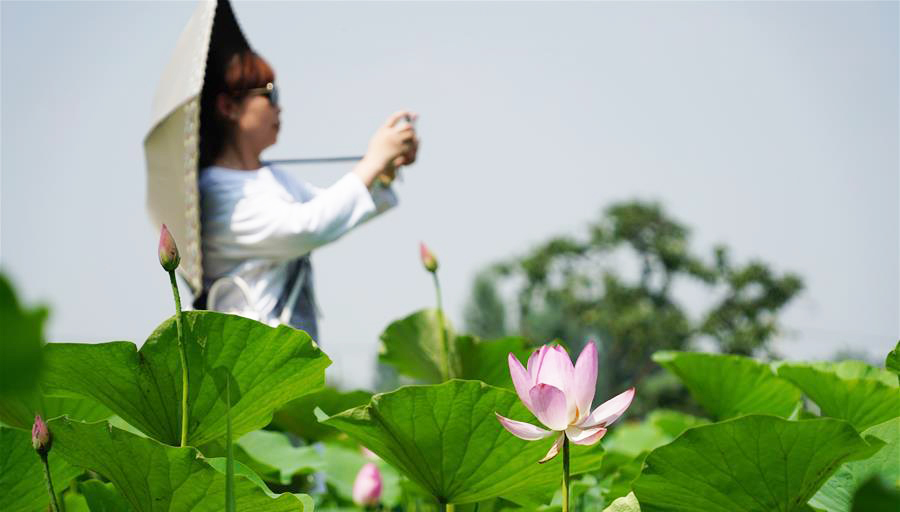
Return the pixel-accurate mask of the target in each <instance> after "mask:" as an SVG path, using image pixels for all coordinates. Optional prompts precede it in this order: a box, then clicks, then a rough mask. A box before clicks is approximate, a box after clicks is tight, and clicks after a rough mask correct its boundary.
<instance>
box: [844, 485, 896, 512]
mask: <svg viewBox="0 0 900 512" xmlns="http://www.w3.org/2000/svg"><path fill="white" fill-rule="evenodd" d="M898 508H900V487H898V486H897V485H893V486H891V485H889V484H886V483H885V482H884V480H883V479H881V478H878V477H872V478H870V479H869V481H868V482H866V483H865V484H863V486H862V487H860V488H859V490H858V491H856V495H855V496H853V512H872V511H875V510H885V511H888V510H897V509H898Z"/></svg>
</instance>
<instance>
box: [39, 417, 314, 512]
mask: <svg viewBox="0 0 900 512" xmlns="http://www.w3.org/2000/svg"><path fill="white" fill-rule="evenodd" d="M50 431H51V432H52V433H53V436H54V444H53V451H56V452H58V454H59V455H60V456H61V457H62V458H63V459H65V460H66V461H67V462H68V463H70V464H72V465H74V466H78V467H81V468H84V469H88V470H91V471H94V472H96V473H98V474H100V475H102V476H103V477H104V478H106V479H108V480H109V481H110V482H112V483H113V485H115V486H116V489H117V490H118V491H119V493H121V495H122V497H123V498H124V499H125V500H126V501H127V502H128V505H129V506H130V507H131V508H132V509H134V510H135V511H137V512H143V511H169V512H180V511H193V512H203V511H209V512H215V511H220V510H223V509H224V506H225V475H224V461H222V463H221V466H222V469H221V470H219V469H217V468H216V467H214V466H213V465H211V464H210V463H209V462H207V461H206V460H205V459H203V457H202V456H201V455H200V453H199V452H198V451H197V450H196V449H194V448H191V447H189V446H187V447H183V448H176V447H173V446H168V445H165V444H163V443H160V442H157V441H155V440H153V439H149V438H145V437H140V436H136V435H134V434H131V433H129V432H126V431H124V430H119V429H117V428H114V427H112V426H110V425H109V424H108V423H107V422H99V423H80V422H75V421H72V420H69V419H67V418H58V419H55V420H53V421H51V422H50ZM236 466H237V464H236ZM242 471H248V470H246V469H245V468H243V466H242ZM236 473H237V476H236V477H235V499H236V502H237V507H238V509H239V510H254V511H260V512H264V511H302V510H304V506H303V504H302V502H301V501H300V499H299V498H298V497H296V496H294V495H291V494H282V495H278V496H274V497H273V496H270V495H269V491H268V489H266V488H264V487H263V488H261V487H260V486H259V485H258V483H257V482H254V481H252V480H250V479H248V478H247V477H246V476H244V475H241V474H240V472H237V471H236ZM257 478H258V477H257Z"/></svg>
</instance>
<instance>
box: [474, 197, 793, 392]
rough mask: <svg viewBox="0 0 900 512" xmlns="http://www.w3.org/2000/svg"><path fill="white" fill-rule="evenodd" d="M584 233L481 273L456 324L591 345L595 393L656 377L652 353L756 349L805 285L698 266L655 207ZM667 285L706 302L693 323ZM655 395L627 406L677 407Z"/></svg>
mask: <svg viewBox="0 0 900 512" xmlns="http://www.w3.org/2000/svg"><path fill="white" fill-rule="evenodd" d="M585 231H586V236H583V237H580V238H575V237H565V236H561V237H554V238H551V239H550V240H548V241H546V242H544V243H542V244H540V245H538V246H537V247H535V248H534V249H533V250H531V251H529V252H528V253H526V254H525V255H523V256H521V257H517V258H513V259H510V260H507V261H503V262H500V263H497V264H494V265H492V266H490V267H489V268H487V269H485V270H484V271H482V272H480V273H479V274H478V277H477V278H476V281H475V286H474V288H473V294H472V298H471V299H470V302H469V304H468V305H467V306H466V311H467V315H466V322H467V329H468V330H470V331H471V332H473V333H474V334H476V335H481V336H486V335H490V336H492V337H496V336H497V334H498V333H500V332H503V333H510V332H516V333H520V334H522V335H523V336H525V337H526V338H529V339H532V340H536V341H539V342H546V341H550V340H554V339H564V340H567V341H569V342H571V343H573V347H572V348H573V349H575V351H577V350H578V349H580V348H581V344H582V343H583V342H584V340H587V339H591V338H594V339H599V341H600V357H601V368H602V369H603V371H601V373H600V375H601V379H602V380H600V381H598V386H599V388H598V389H599V390H600V391H601V394H605V393H606V392H607V391H609V390H611V389H612V388H613V387H615V386H622V385H629V384H637V383H638V382H642V381H643V379H645V378H647V377H648V376H650V375H652V374H653V373H654V372H656V371H657V369H656V368H655V367H654V366H653V365H652V363H651V362H650V355H651V354H653V353H654V352H656V351H658V350H685V349H689V348H692V347H693V346H694V345H695V343H696V342H698V341H699V340H701V339H707V340H710V341H712V342H714V343H715V344H716V345H717V346H718V348H719V349H720V350H721V351H722V352H726V353H736V354H743V355H750V354H753V353H756V352H760V351H766V350H767V344H768V342H769V340H771V339H772V337H773V336H774V335H775V334H777V332H778V323H777V315H778V313H779V311H781V309H782V308H783V307H784V306H785V305H786V304H787V303H788V302H790V301H791V299H792V298H793V297H795V296H796V294H797V293H798V292H799V291H800V290H801V289H802V287H803V284H802V281H801V280H800V278H799V277H797V276H795V275H793V274H778V273H776V272H774V271H773V270H771V269H770V268H769V267H768V266H767V265H766V264H765V263H763V262H760V261H751V262H749V263H746V264H737V263H734V262H733V261H732V260H731V258H730V256H729V251H728V249H727V248H725V247H716V248H715V250H714V251H713V254H712V255H710V256H708V257H702V256H701V255H700V254H698V253H696V252H695V251H692V250H691V249H690V244H689V241H690V240H689V235H690V232H689V230H688V228H687V227H686V226H684V225H683V224H681V223H679V222H678V221H676V220H674V219H672V218H670V217H669V216H668V214H667V213H666V212H665V211H664V210H663V209H662V207H661V206H660V205H658V204H655V203H646V202H639V201H632V202H622V203H617V204H613V205H612V206H610V207H609V208H607V209H606V210H605V211H604V212H603V215H602V216H601V217H600V218H599V219H598V220H597V221H595V222H592V223H590V224H588V226H587V228H586V230H585ZM623 262H626V264H625V265H622V263H623ZM632 269H636V270H637V272H636V275H635V272H632V271H631V270H632ZM674 283H678V284H679V286H681V285H690V286H694V287H699V288H700V289H701V290H703V291H704V292H706V293H707V295H708V296H709V297H711V298H712V299H713V301H712V303H711V304H710V305H709V307H708V308H707V309H705V310H704V311H702V312H700V314H699V315H694V317H695V318H692V316H689V315H688V314H687V311H686V310H685V309H684V308H683V307H682V306H681V305H680V304H679V303H678V301H677V299H676V297H675V294H674V293H673V284H674ZM507 289H512V290H513V291H512V297H509V298H506V299H503V298H502V297H503V294H501V293H500V290H507ZM506 303H511V304H512V308H513V309H514V310H515V313H516V314H515V315H514V317H515V318H517V319H518V320H517V321H518V324H517V325H505V321H504V318H506V316H505V314H504V315H498V314H496V313H495V312H496V311H497V310H498V309H499V306H498V304H506ZM603 379H605V380H603ZM658 391H659V394H658V395H655V396H650V395H649V394H648V393H647V391H646V390H645V392H644V393H642V395H641V396H639V400H638V402H637V403H636V406H637V407H639V408H640V407H641V404H643V406H644V409H645V410H646V408H647V406H648V405H651V404H655V402H659V405H663V406H665V405H666V404H667V403H669V402H670V401H671V402H672V403H680V400H681V397H678V396H670V395H668V394H667V392H668V390H665V389H660V390H658Z"/></svg>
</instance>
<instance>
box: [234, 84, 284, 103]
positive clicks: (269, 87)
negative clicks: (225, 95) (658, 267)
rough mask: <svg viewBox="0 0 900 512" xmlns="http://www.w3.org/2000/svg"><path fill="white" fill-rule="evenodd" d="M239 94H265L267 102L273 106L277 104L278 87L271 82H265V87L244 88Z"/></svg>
mask: <svg viewBox="0 0 900 512" xmlns="http://www.w3.org/2000/svg"><path fill="white" fill-rule="evenodd" d="M239 94H254V95H259V96H265V97H266V98H268V100H269V103H271V104H272V106H273V107H277V106H278V87H277V86H276V85H275V84H273V83H272V82H269V83H267V84H266V86H265V87H256V88H253V89H244V90H243V91H240V93H239Z"/></svg>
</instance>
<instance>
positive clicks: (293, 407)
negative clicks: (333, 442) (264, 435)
mask: <svg viewBox="0 0 900 512" xmlns="http://www.w3.org/2000/svg"><path fill="white" fill-rule="evenodd" d="M370 398H372V393H370V392H368V391H362V390H356V391H348V392H342V391H338V390H337V389H334V388H332V387H328V386H326V387H324V388H323V389H321V390H320V391H316V392H314V393H309V394H308V395H305V396H302V397H300V398H298V399H296V400H292V401H290V402H288V403H287V404H285V405H284V406H283V407H281V409H278V410H277V411H275V416H274V417H273V419H272V421H273V424H274V426H276V427H278V428H279V429H281V430H285V431H287V432H290V433H292V434H294V435H295V436H298V437H302V438H303V439H306V440H307V441H309V442H312V441H320V440H324V439H329V438H332V437H334V436H336V435H337V434H338V433H339V432H338V431H337V430H335V429H333V428H331V427H329V426H328V425H325V424H322V423H319V422H318V421H317V420H316V416H315V414H313V411H314V410H315V409H316V407H318V408H319V409H322V410H323V411H325V412H326V413H327V414H337V413H339V412H341V411H346V410H347V409H352V408H354V407H357V406H359V405H363V404H365V403H368V402H369V399H370Z"/></svg>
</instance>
